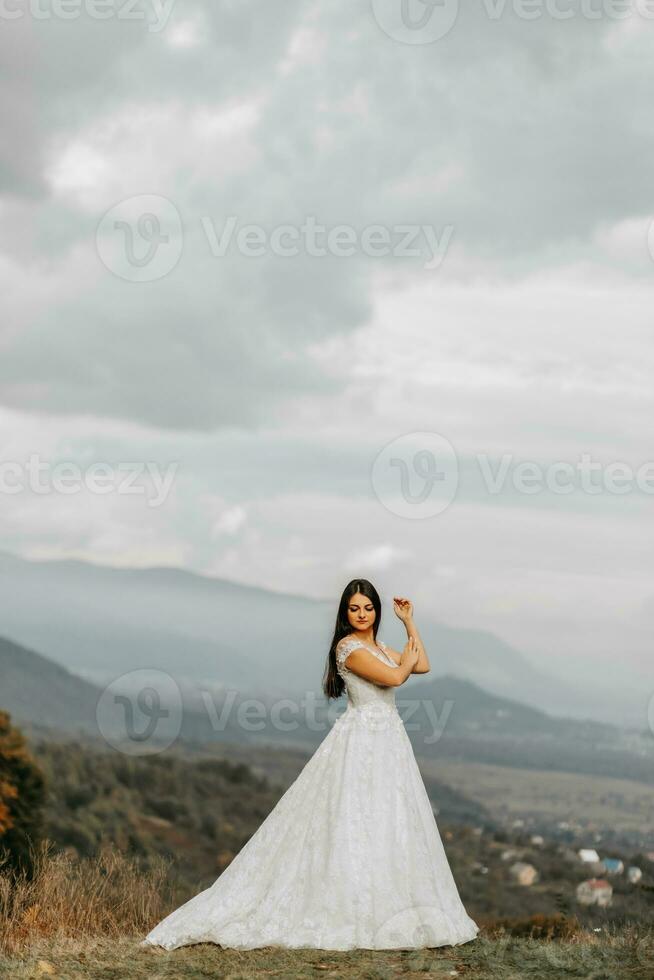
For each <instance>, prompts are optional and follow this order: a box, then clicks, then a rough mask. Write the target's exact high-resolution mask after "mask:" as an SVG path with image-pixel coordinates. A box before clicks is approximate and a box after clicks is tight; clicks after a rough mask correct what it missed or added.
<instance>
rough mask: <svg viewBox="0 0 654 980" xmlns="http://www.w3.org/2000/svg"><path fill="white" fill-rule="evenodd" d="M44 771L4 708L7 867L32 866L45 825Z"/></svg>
mask: <svg viewBox="0 0 654 980" xmlns="http://www.w3.org/2000/svg"><path fill="white" fill-rule="evenodd" d="M44 803H45V780H44V777H43V773H42V772H41V770H40V768H39V767H38V765H37V764H36V762H35V761H34V759H33V758H32V756H31V755H30V753H29V750H28V747H27V743H26V741H25V739H24V737H23V735H22V733H21V732H20V731H19V730H18V729H17V728H14V727H13V726H12V724H11V718H10V716H9V715H8V714H7V712H6V711H0V861H1V862H2V867H3V870H6V869H7V868H9V869H13V870H25V871H27V872H30V871H31V869H32V848H33V845H36V843H37V841H38V839H39V837H40V834H41V827H42V814H43V805H44Z"/></svg>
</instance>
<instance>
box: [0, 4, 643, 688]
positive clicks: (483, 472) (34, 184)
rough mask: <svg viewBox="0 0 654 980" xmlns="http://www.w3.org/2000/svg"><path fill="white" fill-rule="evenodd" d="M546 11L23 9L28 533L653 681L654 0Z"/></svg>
mask: <svg viewBox="0 0 654 980" xmlns="http://www.w3.org/2000/svg"><path fill="white" fill-rule="evenodd" d="M525 9H527V8H525ZM528 9H529V11H531V13H530V16H528V17H527V16H526V15H525V10H523V9H522V8H521V6H520V4H519V3H518V2H517V0H514V2H508V0H507V2H506V3H504V4H503V3H499V2H493V3H491V2H490V0H488V2H486V3H482V2H480V3H479V4H474V5H469V6H468V8H467V9H466V10H465V11H464V10H460V11H457V9H456V7H455V6H454V3H453V0H446V2H445V5H444V7H442V8H440V9H438V10H437V9H436V8H433V9H432V8H431V7H430V6H425V5H423V3H422V2H421V0H411V2H410V3H409V4H408V5H407V7H406V9H405V10H404V20H402V16H403V13H402V8H401V0H374V2H372V3H371V2H370V0H361V2H356V3H347V4H345V3H343V4H335V3H333V2H331V3H328V2H327V0H322V2H312V0H285V2H284V3H277V4H275V3H251V2H249V0H213V2H212V3H209V2H206V3H196V2H192V0H177V2H176V3H174V2H172V3H171V0H168V2H167V3H163V2H160V3H152V2H150V3H148V2H146V3H143V4H142V5H141V6H140V7H137V8H132V6H131V4H130V5H129V6H128V5H127V4H126V3H125V0H115V2H114V3H113V4H111V3H110V4H109V5H104V6H101V5H100V4H94V3H93V0H79V2H77V3H76V2H75V0H71V2H70V3H69V4H68V6H67V7H61V6H57V4H56V3H53V2H51V0H42V2H41V4H40V6H37V5H35V4H31V5H30V3H29V2H28V0H16V2H15V3H14V4H13V5H11V4H5V5H4V6H3V13H2V15H1V16H2V19H3V24H2V30H1V32H0V49H1V50H0V55H1V56H2V57H1V58H0V61H1V63H2V64H3V66H4V67H3V69H2V86H1V87H0V131H1V132H2V134H3V140H2V151H1V153H2V156H1V157H0V219H1V220H0V295H1V296H2V306H3V315H2V318H1V321H0V349H1V358H0V457H1V460H2V464H3V465H2V469H1V471H0V473H1V478H2V479H1V482H2V507H1V508H0V547H1V548H3V549H4V550H6V551H11V552H14V553H17V554H20V555H23V556H26V557H32V558H52V557H62V556H68V557H79V558H84V559H89V560H93V561H96V562H100V563H106V564H115V565H127V566H130V565H139V566H143V565H152V564H157V565H161V564H166V565H176V566H179V567H183V568H188V569H193V570H195V571H199V572H203V573H206V574H209V575H215V576H221V577H226V578H229V579H233V580H235V581H239V582H244V583H249V584H256V585H261V586H265V587H269V588H271V589H275V590H279V591H291V592H295V593H301V594H306V595H310V596H319V597H334V598H335V597H336V596H337V595H338V594H340V590H341V589H342V587H343V585H344V584H345V582H346V581H347V580H348V579H349V578H350V577H352V576H354V575H365V576H367V577H370V578H372V579H373V580H374V581H375V582H376V583H377V584H378V587H379V588H380V589H382V590H383V591H384V593H385V594H401V595H409V596H411V597H412V598H413V599H414V602H415V605H416V612H417V614H418V618H419V615H420V613H421V612H422V613H423V615H424V614H428V615H429V616H430V617H433V618H435V619H439V620H442V621H444V622H446V623H448V624H450V625H453V626H461V627H463V626H471V627H480V628H487V629H490V630H492V631H494V632H496V633H497V634H499V635H500V636H502V637H503V638H505V639H506V640H508V641H510V642H512V643H515V644H516V645H517V646H518V647H519V648H520V649H521V650H522V651H523V652H524V653H525V654H526V655H527V656H529V657H530V659H532V660H533V661H535V662H538V663H539V664H545V663H548V662H549V663H551V665H552V666H553V667H556V669H557V670H559V669H560V670H563V669H565V668H566V666H569V665H574V668H575V673H576V674H577V675H579V674H583V672H584V671H586V670H588V671H590V672H592V673H594V674H596V673H597V672H598V671H599V672H602V673H604V674H606V676H607V677H609V678H615V680H616V682H617V681H621V682H622V681H624V678H625V677H629V678H633V676H634V674H641V675H642V677H643V678H645V677H646V676H647V674H646V668H647V663H648V654H649V652H650V649H651V639H652V620H653V616H654V587H653V584H652V574H651V572H652V558H651V556H652V553H653V551H654V535H653V530H652V528H653V524H652V520H651V514H652V505H653V499H654V464H652V463H651V460H652V458H653V457H654V448H653V445H652V439H651V433H652V416H653V408H654V406H653V401H654V398H653V393H652V375H653V370H654V353H653V344H652V310H653V309H654V260H653V258H652V253H653V252H654V232H652V229H651V227H650V224H651V221H652V217H653V216H654V200H653V198H652V182H651V173H652V166H653V164H654V127H652V111H651V92H652V75H653V69H652V64H653V62H654V23H653V22H652V15H650V16H649V17H648V11H647V7H646V5H645V4H644V3H641V4H637V5H634V6H633V7H632V8H628V9H623V7H622V6H621V5H618V4H617V3H616V4H613V5H612V4H610V3H609V2H608V0H607V2H606V3H604V5H602V4H600V3H597V4H595V5H592V4H589V3H588V2H586V3H584V4H582V3H574V2H570V3H568V4H566V3H560V4H559V6H558V7H556V6H555V5H554V4H553V3H552V2H546V0H543V3H542V4H541V5H540V7H539V6H538V4H536V5H535V6H534V4H529V5H528ZM618 9H619V10H621V11H622V13H621V15H620V16H618ZM534 11H535V12H536V14H538V16H534ZM557 11H559V13H557ZM560 11H565V12H566V13H565V16H564V15H563V14H561V13H560ZM63 12H67V13H66V16H65V17H64V16H63V15H62V13H63ZM100 12H102V17H100ZM568 14H569V15H570V16H568ZM10 15H11V16H10ZM407 18H408V19H407ZM423 22H424V23H423ZM429 32H431V34H430V33H429ZM432 35H436V36H432ZM619 464H622V466H620V465H619ZM648 464H649V465H648ZM35 474H36V475H35ZM99 474H100V475H99ZM103 481H104V482H103ZM625 667H629V668H631V671H630V672H629V673H626V671H625Z"/></svg>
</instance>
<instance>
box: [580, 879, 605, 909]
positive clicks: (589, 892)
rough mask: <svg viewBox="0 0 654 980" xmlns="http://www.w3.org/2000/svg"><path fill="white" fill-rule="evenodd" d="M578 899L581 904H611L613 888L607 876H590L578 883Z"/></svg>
mask: <svg viewBox="0 0 654 980" xmlns="http://www.w3.org/2000/svg"><path fill="white" fill-rule="evenodd" d="M576 894H577V901H578V902H579V903H580V904H581V905H602V906H606V905H609V904H610V902H611V898H612V896H613V888H612V887H611V885H610V884H609V883H608V881H606V879H605V878H588V879H587V880H586V881H582V882H581V884H580V885H577V893H576Z"/></svg>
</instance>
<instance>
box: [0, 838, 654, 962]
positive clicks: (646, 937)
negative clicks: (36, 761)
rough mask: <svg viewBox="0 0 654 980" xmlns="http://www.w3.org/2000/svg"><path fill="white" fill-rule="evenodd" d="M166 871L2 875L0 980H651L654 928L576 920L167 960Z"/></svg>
mask: <svg viewBox="0 0 654 980" xmlns="http://www.w3.org/2000/svg"><path fill="white" fill-rule="evenodd" d="M166 878H167V876H166V866H165V864H164V863H163V862H162V863H161V865H160V866H158V867H156V868H154V869H151V870H150V871H148V872H147V873H145V872H142V871H140V870H139V868H138V867H137V866H136V865H135V864H134V863H133V862H132V861H131V860H130V859H128V858H126V857H124V856H123V855H121V854H120V853H119V852H117V851H116V850H112V849H110V850H105V851H103V852H102V853H101V854H100V856H99V857H97V858H94V859H89V860H84V861H72V860H71V859H70V858H69V857H68V856H67V855H65V854H52V853H50V852H49V851H48V849H47V848H43V849H42V850H41V852H40V854H39V858H38V864H37V873H36V876H35V877H34V879H33V880H32V881H26V880H24V881H22V882H19V883H18V885H14V886H13V887H10V885H9V879H8V878H3V877H2V876H0V977H2V980H28V978H29V980H36V978H45V977H53V978H58V980H145V978H153V980H200V978H205V977H206V978H209V977H211V978H231V980H248V978H250V977H273V978H275V977H278V978H284V980H300V978H304V977H331V978H337V977H338V978H341V977H343V978H348V977H363V978H376V980H387V978H391V977H403V978H407V980H408V978H412V977H421V978H424V977H436V978H444V977H462V978H466V980H524V978H531V980H551V978H558V977H561V978H563V977H575V978H580V980H614V978H615V980H631V978H634V980H636V978H637V980H652V978H654V930H652V929H651V928H647V929H641V930H638V929H636V928H627V929H621V930H620V929H614V928H610V929H605V930H602V931H601V932H600V933H593V932H588V931H585V930H583V929H582V928H580V927H579V926H578V924H577V923H575V921H574V920H572V921H568V920H565V921H563V922H562V923H561V924H559V927H558V928H556V929H553V928H545V929H544V930H543V932H542V935H541V937H540V938H534V937H533V936H531V937H530V936H520V935H516V934H515V930H512V929H510V928H507V926H506V925H505V924H502V923H500V922H495V923H488V924H484V923H483V922H480V925H482V931H481V933H480V935H479V937H478V938H477V939H476V940H475V941H473V942H471V943H466V944H464V945H462V946H458V947H454V948H452V947H444V948H441V949H422V950H404V951H385V950H379V951H366V950H356V951H352V952H329V951H323V950H308V949H303V950H285V949H280V948H268V949H261V950H251V951H237V950H223V949H221V948H220V947H218V946H215V945H213V944H201V945H197V946H191V947H187V948H183V949H179V950H173V951H170V952H168V951H165V950H162V949H159V948H152V947H142V946H140V940H141V939H142V937H143V936H144V935H145V934H146V932H147V931H148V930H149V928H150V927H151V926H152V925H154V924H155V922H156V921H158V919H159V918H160V917H161V916H162V914H163V913H164V911H165V910H166V907H167V904H168V903H170V901H171V893H170V890H169V886H167V885H166Z"/></svg>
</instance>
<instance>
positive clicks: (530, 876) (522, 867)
mask: <svg viewBox="0 0 654 980" xmlns="http://www.w3.org/2000/svg"><path fill="white" fill-rule="evenodd" d="M509 874H510V875H511V877H512V878H513V880H514V881H515V882H517V883H518V884H519V885H527V886H528V885H533V883H534V882H535V881H536V879H537V878H538V871H537V870H536V868H535V867H534V866H533V864H527V863H526V862H525V861H516V862H515V864H512V865H511V867H510V868H509Z"/></svg>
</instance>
